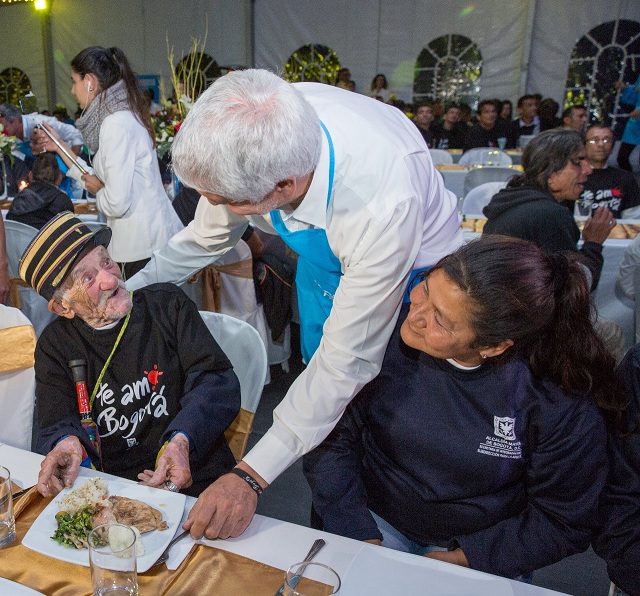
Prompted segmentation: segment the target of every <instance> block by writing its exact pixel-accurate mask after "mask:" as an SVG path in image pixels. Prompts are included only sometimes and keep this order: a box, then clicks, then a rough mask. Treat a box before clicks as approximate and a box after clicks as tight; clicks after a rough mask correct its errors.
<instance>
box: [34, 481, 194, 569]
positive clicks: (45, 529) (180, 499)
mask: <svg viewBox="0 0 640 596" xmlns="http://www.w3.org/2000/svg"><path fill="white" fill-rule="evenodd" d="M86 480H87V479H86V478H84V477H78V479H77V480H76V482H75V484H74V486H73V487H72V488H70V489H65V490H63V491H62V492H61V493H60V494H59V495H58V496H57V497H56V498H55V499H53V500H52V501H51V503H49V504H48V505H47V506H46V507H45V509H44V511H43V512H42V513H41V514H40V515H39V516H38V517H37V519H36V520H35V521H34V522H33V524H32V526H31V527H30V528H29V531H28V532H27V534H26V535H25V537H24V538H23V539H22V544H23V545H24V546H26V547H27V548H30V549H31V550H34V551H36V552H38V553H41V554H43V555H47V556H49V557H53V558H54V559H60V560H61V561H66V562H67V563H76V564H77V565H84V566H85V567H89V551H88V550H87V549H86V548H82V549H79V550H78V549H75V548H70V547H67V546H63V545H62V544H59V543H58V542H56V541H55V540H53V539H52V538H51V536H53V533H54V532H55V531H56V528H57V524H56V520H55V516H56V513H58V511H59V510H60V507H59V506H58V502H59V501H60V500H61V499H62V498H63V497H64V496H66V495H67V494H68V493H69V492H70V491H71V490H72V489H73V488H77V487H78V486H81V485H82V484H84V483H85V482H86ZM112 495H118V496H120V497H129V498H130V499H138V500H139V501H142V502H143V503H147V504H148V505H151V506H152V507H155V508H156V509H158V510H160V511H161V512H162V519H163V520H164V521H166V522H167V524H169V527H168V528H167V529H166V530H162V531H161V532H160V531H158V530H153V531H152V532H147V533H146V534H143V535H142V543H143V544H144V555H142V556H141V557H138V561H137V564H138V573H144V572H145V571H147V570H148V569H149V568H150V567H151V565H153V564H154V563H155V562H156V560H157V559H158V557H159V556H160V555H161V554H162V551H164V549H165V548H166V547H167V545H168V544H169V542H171V539H172V538H173V536H174V534H175V533H176V529H177V528H178V525H179V524H180V520H181V519H182V512H183V510H184V503H185V499H186V497H185V495H182V494H180V493H172V492H169V491H168V490H159V489H157V488H150V487H148V486H142V485H140V484H131V483H127V482H116V481H109V496H112Z"/></svg>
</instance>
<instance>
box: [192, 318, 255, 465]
mask: <svg viewBox="0 0 640 596" xmlns="http://www.w3.org/2000/svg"><path fill="white" fill-rule="evenodd" d="M200 315H201V316H202V319H203V320H204V322H205V324H206V325H207V328H208V329H209V331H210V332H211V335H213V337H214V338H215V340H216V341H217V342H218V344H219V345H220V347H221V348H222V349H223V350H224V352H225V354H226V355H227V358H229V360H230V361H231V364H232V365H233V370H234V372H235V373H236V376H237V377H238V380H239V381H240V396H241V398H240V401H241V411H240V414H238V417H237V418H236V420H234V422H233V423H232V424H231V426H230V427H229V431H227V441H228V442H229V447H231V451H232V452H233V454H234V456H235V458H236V459H238V460H240V459H242V457H243V455H244V451H245V449H246V446H247V440H248V439H249V435H250V434H251V428H252V426H253V417H254V415H255V412H256V410H257V409H258V404H259V403H260V398H261V397H262V389H263V387H264V382H265V379H266V376H267V351H266V349H265V346H264V342H263V341H262V338H261V337H260V335H259V333H258V332H257V331H256V330H255V329H254V328H253V327H252V326H251V325H249V323H245V322H244V321H241V320H240V319H235V318H233V317H230V316H228V315H223V314H222V313H216V312H210V311H206V310H201V311H200ZM243 411H244V412H243Z"/></svg>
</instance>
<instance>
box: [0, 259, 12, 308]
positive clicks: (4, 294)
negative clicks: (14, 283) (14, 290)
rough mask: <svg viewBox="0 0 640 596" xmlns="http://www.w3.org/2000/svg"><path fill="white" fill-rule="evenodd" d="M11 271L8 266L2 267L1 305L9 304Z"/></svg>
mask: <svg viewBox="0 0 640 596" xmlns="http://www.w3.org/2000/svg"><path fill="white" fill-rule="evenodd" d="M10 289H11V284H10V283H9V270H8V269H7V265H6V264H5V265H0V304H9V290H10Z"/></svg>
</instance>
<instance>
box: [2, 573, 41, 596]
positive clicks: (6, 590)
mask: <svg viewBox="0 0 640 596" xmlns="http://www.w3.org/2000/svg"><path fill="white" fill-rule="evenodd" d="M0 594H11V596H42V592H36V591H35V590H32V589H31V588H27V587H26V586H23V585H22V584H17V583H16V582H12V581H9V580H8V579H4V577H0Z"/></svg>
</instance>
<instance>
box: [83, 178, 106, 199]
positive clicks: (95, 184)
mask: <svg viewBox="0 0 640 596" xmlns="http://www.w3.org/2000/svg"><path fill="white" fill-rule="evenodd" d="M82 181H83V182H84V186H85V188H86V189H87V190H88V191H89V192H90V193H91V194H92V195H96V194H98V191H99V190H102V189H103V188H104V184H102V180H100V178H98V177H97V176H94V175H93V174H83V175H82Z"/></svg>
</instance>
